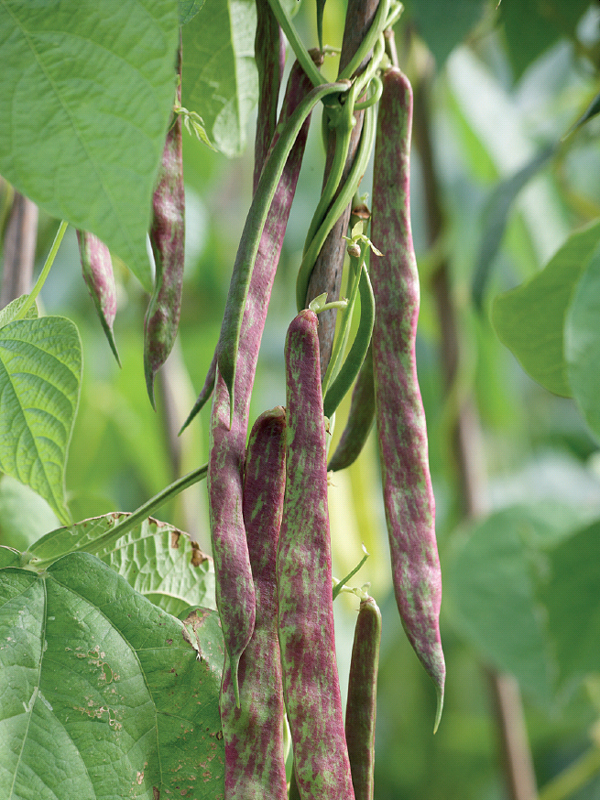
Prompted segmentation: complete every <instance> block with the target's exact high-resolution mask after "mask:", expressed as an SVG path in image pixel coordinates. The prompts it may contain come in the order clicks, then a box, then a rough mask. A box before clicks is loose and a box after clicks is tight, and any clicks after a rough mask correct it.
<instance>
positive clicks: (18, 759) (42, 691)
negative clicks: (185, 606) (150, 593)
mask: <svg viewBox="0 0 600 800" xmlns="http://www.w3.org/2000/svg"><path fill="white" fill-rule="evenodd" d="M213 616H214V612H210V611H206V612H204V613H203V614H197V615H196V619H195V621H194V625H193V628H194V630H193V632H194V642H193V644H192V643H191V642H190V636H189V633H188V631H187V630H184V626H183V625H182V623H181V622H180V621H179V620H177V619H175V618H174V617H171V616H170V615H169V614H166V613H164V612H162V611H160V610H159V609H158V608H156V606H154V605H152V603H150V602H149V601H148V600H146V599H145V598H143V597H142V596H141V595H139V594H138V593H137V592H135V591H134V590H133V589H132V588H131V587H130V586H129V585H128V584H127V583H126V581H125V580H124V579H123V578H121V577H120V576H118V575H117V574H116V573H115V572H114V571H113V570H111V569H110V568H109V567H107V566H106V565H105V564H102V563H101V562H100V561H98V559H96V558H94V557H93V556H89V555H86V554H82V553H80V554H74V555H72V556H67V557H65V558H63V559H61V560H60V561H58V562H57V563H56V564H54V565H53V566H52V567H50V569H49V570H48V571H47V572H46V573H44V574H43V575H36V574H35V573H33V572H29V571H24V570H19V569H11V568H9V569H3V570H1V571H0V641H2V642H3V643H4V645H3V647H2V649H0V664H1V669H0V695H1V696H2V705H1V707H0V717H1V723H0V724H1V725H2V736H1V737H0V764H1V765H2V767H1V769H0V795H1V796H2V797H15V798H16V797H19V798H30V797H40V798H41V797H60V798H61V800H81V798H86V800H96V798H98V800H99V799H100V798H107V797H136V798H138V800H141V798H143V799H144V800H154V799H155V798H156V797H158V796H161V797H162V796H167V795H168V796H182V795H184V794H185V795H187V796H193V797H194V798H198V800H204V798H206V800H208V798H211V800H212V798H215V797H218V796H219V795H220V794H221V793H222V791H223V746H222V743H221V741H220V719H219V710H218V695H219V683H220V672H221V667H222V663H223V650H222V643H221V641H219V639H216V638H215V634H216V629H215V626H214V625H213V624H212V619H211V618H212V617H213ZM205 623H209V625H207V626H206V628H205ZM209 630H210V633H208V634H207V633H206V631H209ZM67 765H68V770H67V769H66V766H67Z"/></svg>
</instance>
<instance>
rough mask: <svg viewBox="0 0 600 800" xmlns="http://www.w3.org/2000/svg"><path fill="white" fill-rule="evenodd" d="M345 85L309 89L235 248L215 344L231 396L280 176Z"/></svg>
mask: <svg viewBox="0 0 600 800" xmlns="http://www.w3.org/2000/svg"><path fill="white" fill-rule="evenodd" d="M348 86H349V83H348V82H344V83H326V84H321V85H320V86H318V87H316V88H315V89H312V90H311V91H310V92H309V93H308V94H307V95H306V96H305V97H304V98H303V100H302V101H301V102H300V103H299V105H298V106H297V108H296V109H295V111H294V113H293V114H292V115H291V116H290V118H289V119H288V121H287V123H286V124H285V126H284V128H283V130H282V132H281V134H280V136H279V139H278V141H277V143H276V144H275V146H274V147H273V149H272V151H271V154H270V156H269V158H268V159H267V161H266V163H265V166H264V168H263V171H262V174H261V177H260V181H259V183H258V187H257V189H256V193H255V195H254V199H253V201H252V205H251V206H250V211H249V212H248V216H247V218H246V223H245V225H244V230H243V232H242V237H241V240H240V245H239V247H238V252H237V255H236V259H235V264H234V267H233V275H232V277H231V283H230V286H229V293H228V296H227V304H226V307H225V314H224V316H223V324H222V326H221V334H220V337H219V343H218V355H217V359H218V366H219V372H220V373H221V375H222V377H223V379H224V380H225V384H226V386H227V389H228V391H229V393H230V394H233V392H234V385H235V375H236V369H237V354H238V350H239V346H240V340H241V335H242V334H241V331H242V318H243V315H244V313H245V311H244V309H245V308H246V305H247V298H248V290H249V286H250V282H251V278H252V274H253V271H254V269H255V263H256V261H257V259H258V257H259V244H260V243H261V238H262V232H263V230H264V226H265V223H266V220H267V215H269V216H270V215H271V212H270V208H271V205H272V202H273V199H274V195H275V192H276V190H277V187H278V185H279V179H280V177H281V173H282V171H283V169H284V167H285V164H286V162H287V160H288V155H289V153H290V150H291V149H292V146H293V145H294V142H295V141H296V139H297V137H298V134H299V132H300V129H301V128H302V126H303V124H304V122H305V120H306V119H307V117H308V116H309V114H310V113H311V111H312V109H313V108H314V106H315V105H316V104H317V103H318V102H319V101H320V100H322V99H323V98H324V97H327V96H328V95H330V94H335V93H339V92H345V91H347V90H348Z"/></svg>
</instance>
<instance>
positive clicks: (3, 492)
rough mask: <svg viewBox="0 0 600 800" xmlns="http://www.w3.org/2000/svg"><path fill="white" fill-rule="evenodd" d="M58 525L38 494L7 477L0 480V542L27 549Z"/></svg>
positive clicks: (57, 521)
mask: <svg viewBox="0 0 600 800" xmlns="http://www.w3.org/2000/svg"><path fill="white" fill-rule="evenodd" d="M58 525H60V522H59V520H58V519H57V518H56V514H55V513H54V512H53V511H52V509H51V508H50V506H49V505H48V503H47V502H46V501H45V500H43V499H42V498H41V497H40V496H39V494H36V492H34V491H33V490H32V489H30V488H29V487H28V486H25V485H24V484H22V483H20V482H19V481H17V480H15V479H14V478H11V477H10V475H2V477H0V543H1V544H3V545H8V546H9V547H15V548H16V549H17V550H27V548H28V547H30V546H31V545H32V544H33V543H34V542H35V541H37V540H38V539H39V538H40V536H43V535H44V534H45V533H47V532H48V531H51V530H54V528H56V527H57V526H58Z"/></svg>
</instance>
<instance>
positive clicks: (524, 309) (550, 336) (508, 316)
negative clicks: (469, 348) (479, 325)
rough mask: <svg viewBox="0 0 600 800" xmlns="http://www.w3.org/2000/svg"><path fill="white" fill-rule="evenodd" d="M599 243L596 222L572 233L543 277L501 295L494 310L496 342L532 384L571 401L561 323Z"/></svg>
mask: <svg viewBox="0 0 600 800" xmlns="http://www.w3.org/2000/svg"><path fill="white" fill-rule="evenodd" d="M599 243H600V222H594V223H592V224H591V225H588V226H587V227H585V228H583V229H582V230H580V231H577V232H576V233H573V234H572V235H571V236H570V237H569V238H568V239H567V241H566V242H565V244H564V245H563V246H562V247H561V248H560V250H559V251H558V252H557V253H556V255H555V256H553V258H552V259H551V260H550V261H549V262H548V264H547V265H546V267H545V268H544V269H543V270H542V271H541V272H539V273H538V274H537V275H534V276H533V278H531V279H530V280H529V281H526V282H525V283H523V284H521V285H520V286H517V287H516V288H515V289H511V290H510V291H509V292H506V293H505V294H502V295H499V296H498V297H497V298H496V300H495V301H494V305H493V307H492V323H493V325H494V328H495V330H496V333H497V334H498V337H499V339H500V341H501V342H503V344H505V345H506V347H508V348H509V349H510V350H512V352H513V353H514V355H515V356H516V358H517V359H518V360H519V362H520V364H521V366H522V367H523V369H524V370H525V371H526V372H527V373H528V374H529V375H531V377H532V378H533V379H534V380H536V381H537V382H538V383H541V385H542V386H544V387H545V388H546V389H548V390H549V391H551V392H554V393H555V394H558V395H563V396H565V397H570V396H571V386H570V377H569V375H568V374H567V363H566V361H565V355H564V327H565V318H566V315H567V310H568V308H569V303H570V301H571V297H572V295H573V291H574V289H575V286H576V284H577V281H578V280H579V278H580V277H581V273H582V271H583V270H584V269H585V267H586V265H587V264H588V263H589V262H590V259H592V258H593V259H594V260H598V259H599V258H600V252H598V253H596V252H595V251H596V248H597V246H598V244H599ZM588 367H589V365H588V364H587V363H586V364H585V368H586V370H587V369H588Z"/></svg>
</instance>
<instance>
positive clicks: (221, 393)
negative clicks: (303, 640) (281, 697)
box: [188, 66, 309, 695]
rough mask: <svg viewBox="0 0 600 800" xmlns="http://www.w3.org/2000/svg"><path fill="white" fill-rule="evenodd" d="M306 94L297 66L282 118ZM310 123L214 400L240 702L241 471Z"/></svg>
mask: <svg viewBox="0 0 600 800" xmlns="http://www.w3.org/2000/svg"><path fill="white" fill-rule="evenodd" d="M307 89H308V79H307V78H306V76H305V75H304V73H303V71H302V70H301V68H300V67H298V66H295V67H293V68H292V72H291V73H290V78H289V82H288V90H287V93H286V98H285V101H284V106H283V108H282V112H281V113H282V118H283V119H287V117H288V115H290V114H292V115H293V111H294V109H296V108H297V106H298V105H299V104H301V103H302V98H303V97H304V96H305V93H306V91H307ZM308 124H309V122H308V119H305V121H304V123H303V125H302V126H301V128H300V130H299V135H298V138H297V139H296V142H295V143H294V146H293V147H292V149H291V152H290V155H289V158H288V160H287V162H286V164H285V168H284V170H283V173H282V175H281V178H280V181H279V184H278V186H277V191H276V192H275V193H274V197H273V201H272V203H271V206H270V210H269V215H268V217H267V219H266V222H265V225H264V228H263V232H262V235H261V237H260V241H259V243H258V247H257V257H256V265H255V267H254V270H253V271H252V275H251V281H250V285H249V287H248V293H247V295H246V300H245V306H244V311H243V317H242V321H241V329H240V339H239V349H238V351H237V358H236V361H237V368H236V373H235V391H230V389H229V387H228V385H227V383H226V381H225V380H224V378H223V377H222V375H221V374H220V370H219V369H218V368H217V377H216V383H215V390H214V397H213V406H212V413H211V434H210V436H211V438H210V455H209V469H208V493H209V509H210V523H211V535H212V545H213V556H214V564H215V574H216V578H217V580H216V587H217V588H216V597H217V608H218V609H219V614H220V616H221V625H222V628H223V635H224V637H225V644H226V647H227V652H228V654H229V658H230V665H231V670H232V682H233V687H234V691H235V693H236V695H237V665H238V660H239V658H240V656H241V654H242V653H243V651H244V649H245V647H246V645H247V644H248V642H249V641H250V637H251V635H252V630H253V628H254V621H255V602H256V599H255V592H254V584H253V581H252V571H251V568H250V560H249V555H248V546H247V543H246V531H245V527H244V520H243V514H242V494H243V493H242V472H243V464H244V458H245V449H246V432H247V429H248V414H249V409H250V395H251V393H252V387H253V384H254V373H255V371H256V362H257V360H258V352H259V349H260V341H261V337H262V332H263V328H264V324H265V319H266V316H267V308H268V304H269V297H270V295H271V287H272V285H273V279H274V277H275V272H276V269H277V264H278V261H279V254H280V252H281V247H282V244H283V237H284V235H285V229H286V225H287V220H288V216H289V212H290V208H291V205H292V200H293V198H294V192H295V189H296V183H297V180H298V174H299V172H300V165H301V161H302V155H303V153H304V146H305V143H306V136H307V134H308ZM188 421H189V418H188Z"/></svg>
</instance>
